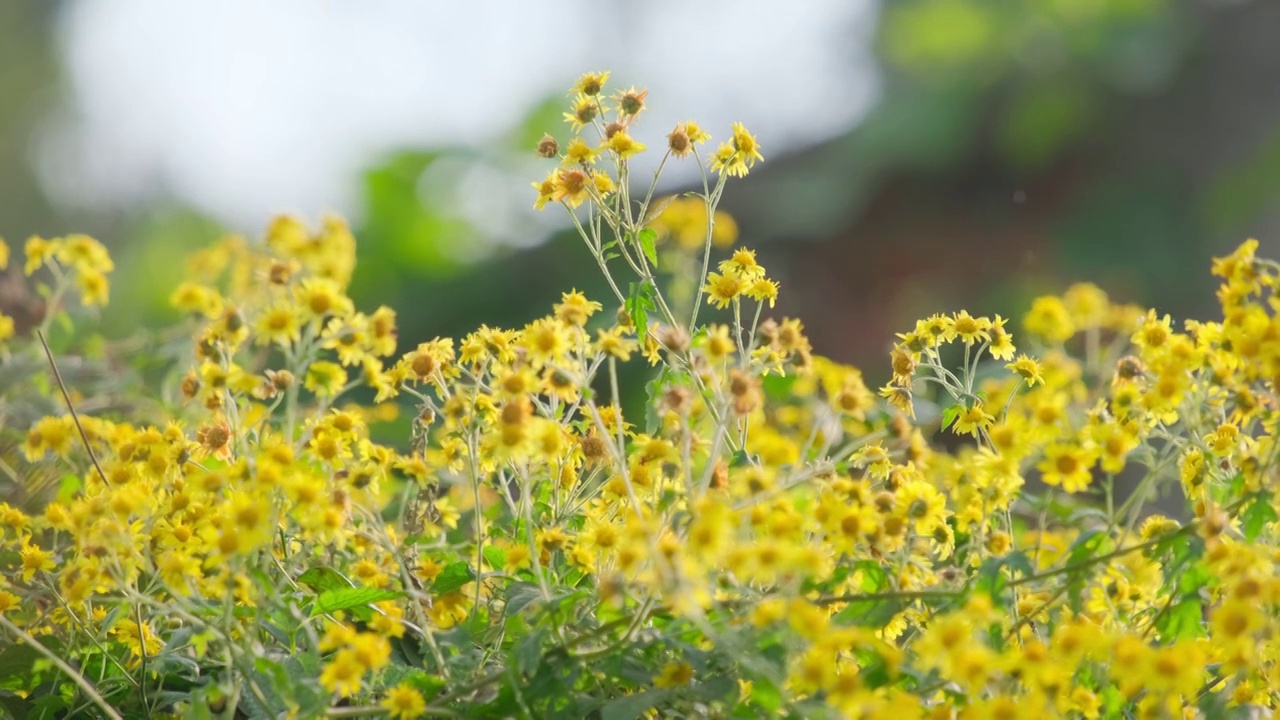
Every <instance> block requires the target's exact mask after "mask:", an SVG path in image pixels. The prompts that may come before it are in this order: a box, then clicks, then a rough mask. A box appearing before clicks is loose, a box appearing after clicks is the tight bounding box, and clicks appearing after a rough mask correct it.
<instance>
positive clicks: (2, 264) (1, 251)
mask: <svg viewBox="0 0 1280 720" xmlns="http://www.w3.org/2000/svg"><path fill="white" fill-rule="evenodd" d="M8 268H9V245H8V244H7V243H6V242H5V241H4V238H2V237H0V270H7V269H8Z"/></svg>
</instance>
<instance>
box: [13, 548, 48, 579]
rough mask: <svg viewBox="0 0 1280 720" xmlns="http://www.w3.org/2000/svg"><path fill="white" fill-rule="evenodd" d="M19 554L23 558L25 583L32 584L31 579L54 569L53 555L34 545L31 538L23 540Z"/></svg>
mask: <svg viewBox="0 0 1280 720" xmlns="http://www.w3.org/2000/svg"><path fill="white" fill-rule="evenodd" d="M18 554H19V555H20V556H21V558H22V581H23V582H31V578H32V577H33V576H34V575H35V574H36V573H38V572H44V571H46V570H52V569H53V568H54V562H53V553H51V552H48V551H46V550H44V549H43V548H41V547H40V546H39V545H32V544H31V538H23V540H22V548H21V549H20V550H19V551H18Z"/></svg>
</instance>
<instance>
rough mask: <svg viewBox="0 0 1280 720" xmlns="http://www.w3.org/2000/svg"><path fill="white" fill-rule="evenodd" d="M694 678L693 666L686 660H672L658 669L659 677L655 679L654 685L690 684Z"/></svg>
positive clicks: (664, 686)
mask: <svg viewBox="0 0 1280 720" xmlns="http://www.w3.org/2000/svg"><path fill="white" fill-rule="evenodd" d="M692 680H693V666H692V665H690V664H689V663H686V662H670V663H667V664H666V665H663V666H662V669H661V670H659V671H658V675H657V677H655V678H654V679H653V686H654V687H658V688H673V687H680V686H681V685H688V684H689V683H690V682H691V681H692Z"/></svg>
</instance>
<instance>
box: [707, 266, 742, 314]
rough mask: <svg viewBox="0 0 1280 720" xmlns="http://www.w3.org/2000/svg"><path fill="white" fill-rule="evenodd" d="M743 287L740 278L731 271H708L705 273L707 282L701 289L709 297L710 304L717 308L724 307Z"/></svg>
mask: <svg viewBox="0 0 1280 720" xmlns="http://www.w3.org/2000/svg"><path fill="white" fill-rule="evenodd" d="M743 289H744V287H743V282H742V280H741V279H740V278H738V277H737V276H736V275H734V274H732V273H725V274H723V275H722V274H720V273H710V274H708V275H707V284H706V285H704V286H703V288H702V291H703V292H705V293H706V294H707V295H709V296H710V297H709V298H708V299H709V300H710V302H711V304H713V305H715V306H716V307H718V308H722V309H723V308H726V307H728V306H729V303H731V302H733V299H734V298H736V297H738V296H739V295H741V294H742V291H743Z"/></svg>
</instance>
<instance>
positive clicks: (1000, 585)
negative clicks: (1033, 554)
mask: <svg viewBox="0 0 1280 720" xmlns="http://www.w3.org/2000/svg"><path fill="white" fill-rule="evenodd" d="M1005 568H1008V569H1009V571H1010V573H1009V575H1012V571H1015V570H1017V571H1021V572H1022V574H1024V575H1030V574H1031V573H1032V572H1033V571H1032V569H1031V561H1030V560H1029V559H1028V558H1027V556H1026V554H1025V553H1023V552H1020V551H1019V552H1012V553H1009V554H1008V555H1005V556H1003V557H998V558H988V559H987V560H986V561H985V562H983V563H982V567H981V568H979V569H978V581H977V582H976V583H975V584H974V590H977V591H978V592H985V593H987V594H988V595H990V596H991V600H992V602H994V603H996V605H999V606H1003V605H1004V602H1003V599H1004V590H1005V588H1006V587H1008V585H1009V580H1011V579H1012V578H1011V577H1010V576H1009V575H1006V573H1005V572H1004V569H1005Z"/></svg>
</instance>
